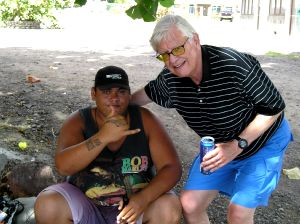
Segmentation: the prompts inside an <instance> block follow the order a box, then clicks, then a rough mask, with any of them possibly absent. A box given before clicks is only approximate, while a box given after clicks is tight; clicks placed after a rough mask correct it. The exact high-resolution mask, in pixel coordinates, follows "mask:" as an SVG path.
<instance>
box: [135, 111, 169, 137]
mask: <svg viewBox="0 0 300 224" xmlns="http://www.w3.org/2000/svg"><path fill="white" fill-rule="evenodd" d="M140 111H141V115H142V120H143V126H144V129H145V132H146V134H147V135H149V134H150V133H153V132H155V133H161V132H164V131H165V130H164V126H163V125H162V123H161V121H160V120H159V118H158V117H157V116H156V115H155V114H154V113H153V112H151V111H150V110H149V109H147V108H144V107H140Z"/></svg>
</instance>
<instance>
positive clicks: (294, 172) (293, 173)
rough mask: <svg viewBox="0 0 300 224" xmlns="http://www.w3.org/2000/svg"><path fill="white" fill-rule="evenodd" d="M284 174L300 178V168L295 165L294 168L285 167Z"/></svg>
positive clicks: (290, 177)
mask: <svg viewBox="0 0 300 224" xmlns="http://www.w3.org/2000/svg"><path fill="white" fill-rule="evenodd" d="M282 172H283V174H285V175H287V176H288V178H289V179H293V180H300V169H299V167H295V168H292V169H283V170H282Z"/></svg>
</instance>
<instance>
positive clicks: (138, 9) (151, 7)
mask: <svg viewBox="0 0 300 224" xmlns="http://www.w3.org/2000/svg"><path fill="white" fill-rule="evenodd" d="M135 2H136V5H135V6H132V7H131V8H129V9H128V10H126V14H127V15H128V16H130V17H131V18H132V19H141V18H143V20H144V21H145V22H152V21H155V20H156V19H157V15H156V13H157V8H158V3H159V4H160V5H162V6H163V7H166V8H168V7H171V6H172V5H174V0H135Z"/></svg>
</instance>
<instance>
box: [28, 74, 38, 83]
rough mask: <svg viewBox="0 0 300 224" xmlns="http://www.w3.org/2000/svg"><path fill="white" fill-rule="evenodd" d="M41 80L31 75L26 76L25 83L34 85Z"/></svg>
mask: <svg viewBox="0 0 300 224" xmlns="http://www.w3.org/2000/svg"><path fill="white" fill-rule="evenodd" d="M40 81H41V80H40V79H39V78H37V77H35V76H33V75H27V82H29V83H36V82H40Z"/></svg>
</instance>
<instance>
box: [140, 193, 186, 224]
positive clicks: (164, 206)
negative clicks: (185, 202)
mask: <svg viewBox="0 0 300 224" xmlns="http://www.w3.org/2000/svg"><path fill="white" fill-rule="evenodd" d="M181 215H182V208H181V204H180V201H179V198H178V197H177V196H176V195H175V194H165V195H163V196H161V197H160V198H158V199H157V200H156V201H155V202H153V203H152V204H151V205H150V206H149V208H148V209H147V210H146V212H145V214H144V217H145V219H147V220H148V222H149V223H162V224H178V223H179V222H180V219H181Z"/></svg>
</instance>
